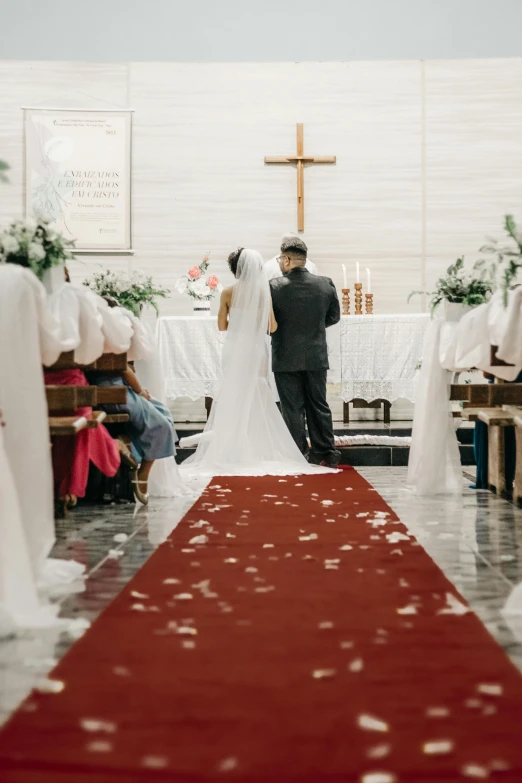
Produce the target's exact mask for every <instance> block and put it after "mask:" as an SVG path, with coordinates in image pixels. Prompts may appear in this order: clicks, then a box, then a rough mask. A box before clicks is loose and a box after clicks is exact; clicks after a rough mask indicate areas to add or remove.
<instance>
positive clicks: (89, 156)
mask: <svg viewBox="0 0 522 783" xmlns="http://www.w3.org/2000/svg"><path fill="white" fill-rule="evenodd" d="M24 111H25V214H26V216H29V215H42V216H44V217H47V218H48V219H50V220H51V222H52V224H53V226H54V227H55V228H56V230H58V231H60V232H61V233H63V234H64V235H65V236H66V237H68V238H69V239H74V240H75V242H76V250H75V252H78V251H79V252H83V253H89V252H91V253H100V252H123V253H124V252H132V234H131V137H132V113H131V112H130V111H96V110H94V111H93V110H87V109H86V110H82V109H38V108H28V109H24Z"/></svg>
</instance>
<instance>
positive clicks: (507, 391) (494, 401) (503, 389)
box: [450, 383, 522, 408]
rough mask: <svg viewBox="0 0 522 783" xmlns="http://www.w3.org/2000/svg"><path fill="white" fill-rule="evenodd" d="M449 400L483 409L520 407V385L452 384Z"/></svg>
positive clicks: (521, 396) (521, 391)
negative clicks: (505, 406) (504, 406)
mask: <svg viewBox="0 0 522 783" xmlns="http://www.w3.org/2000/svg"><path fill="white" fill-rule="evenodd" d="M450 400H452V401H454V402H457V401H458V402H464V403H468V404H469V406H473V407H485V408H495V407H500V406H502V405H522V383H454V384H452V385H451V389H450Z"/></svg>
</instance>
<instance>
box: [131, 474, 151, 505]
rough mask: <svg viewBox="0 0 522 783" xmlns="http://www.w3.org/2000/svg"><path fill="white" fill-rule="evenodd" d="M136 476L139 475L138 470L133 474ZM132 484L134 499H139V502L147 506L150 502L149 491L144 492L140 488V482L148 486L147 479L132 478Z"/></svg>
mask: <svg viewBox="0 0 522 783" xmlns="http://www.w3.org/2000/svg"><path fill="white" fill-rule="evenodd" d="M133 475H134V476H137V472H135V473H134V474H133ZM131 484H132V491H133V493H134V499H135V500H137V501H138V503H141V504H142V505H143V506H146V505H147V504H148V502H149V493H148V492H142V491H141V489H140V484H145V486H147V482H146V481H140V480H139V479H137V478H133V479H131Z"/></svg>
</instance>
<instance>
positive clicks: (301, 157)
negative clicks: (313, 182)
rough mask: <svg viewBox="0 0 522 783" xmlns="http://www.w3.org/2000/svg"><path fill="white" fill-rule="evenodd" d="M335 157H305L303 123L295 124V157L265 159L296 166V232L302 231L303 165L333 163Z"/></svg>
mask: <svg viewBox="0 0 522 783" xmlns="http://www.w3.org/2000/svg"><path fill="white" fill-rule="evenodd" d="M335 162H336V158H335V155H322V156H318V155H313V156H312V155H305V154H304V129H303V123H302V122H298V123H297V155H289V156H288V157H284V158H282V157H266V158H265V163H279V164H281V163H282V164H285V163H296V164H297V230H298V231H304V167H305V163H335Z"/></svg>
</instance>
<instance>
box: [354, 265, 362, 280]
mask: <svg viewBox="0 0 522 783" xmlns="http://www.w3.org/2000/svg"><path fill="white" fill-rule="evenodd" d="M355 273H356V274H355V282H356V283H360V282H361V281H360V279H359V277H360V274H359V262H358V261H356V262H355Z"/></svg>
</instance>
